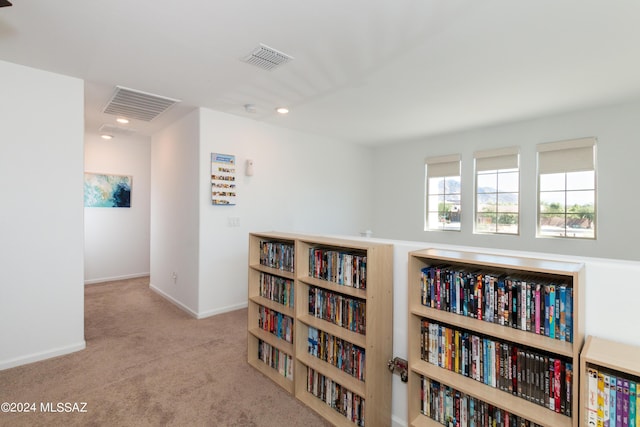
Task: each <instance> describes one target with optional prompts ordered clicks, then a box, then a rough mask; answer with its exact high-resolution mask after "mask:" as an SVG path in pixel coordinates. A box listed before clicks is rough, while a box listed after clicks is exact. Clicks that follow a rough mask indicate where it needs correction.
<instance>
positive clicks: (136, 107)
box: [102, 86, 180, 122]
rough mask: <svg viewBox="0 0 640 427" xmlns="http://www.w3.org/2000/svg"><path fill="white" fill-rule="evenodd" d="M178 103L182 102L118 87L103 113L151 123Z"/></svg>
mask: <svg viewBox="0 0 640 427" xmlns="http://www.w3.org/2000/svg"><path fill="white" fill-rule="evenodd" d="M178 102H180V101H179V100H177V99H171V98H166V97H163V96H158V95H153V94H150V93H145V92H141V91H138V90H133V89H128V88H126V87H122V86H116V90H115V92H114V93H113V96H112V97H111V99H110V100H109V102H108V103H107V105H106V106H105V107H104V109H103V110H102V112H104V113H107V114H113V115H116V116H123V117H126V118H128V119H136V120H142V121H145V122H150V121H151V120H153V119H155V118H156V117H158V116H159V115H160V114H162V113H164V112H165V111H167V109H169V107H171V106H172V105H174V104H176V103H178Z"/></svg>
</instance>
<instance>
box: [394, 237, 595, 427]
mask: <svg viewBox="0 0 640 427" xmlns="http://www.w3.org/2000/svg"><path fill="white" fill-rule="evenodd" d="M440 265H446V266H448V267H450V268H451V269H453V270H455V269H459V270H460V271H472V272H487V273H490V274H495V275H500V276H503V275H504V276H507V277H525V278H526V280H528V281H529V282H536V281H539V282H545V283H549V282H554V283H563V284H566V286H567V287H569V286H570V287H572V288H573V316H572V317H573V326H572V328H571V334H572V341H571V342H567V341H561V340H559V339H554V338H550V337H547V336H544V335H540V334H537V333H535V332H532V331H527V330H521V329H516V328H514V327H512V326H509V325H507V324H505V325H502V324H499V323H498V322H496V323H493V322H489V321H486V320H480V319H478V318H474V317H467V316H464V315H463V314H458V313H456V312H449V311H445V310H441V309H438V308H432V307H430V306H427V305H423V304H422V286H421V271H422V269H423V268H426V267H429V266H440ZM408 281H409V283H408V315H409V319H408V347H409V348H408V353H407V355H408V364H409V376H408V417H409V423H410V424H409V425H410V426H414V427H421V426H437V425H440V424H439V423H438V422H436V421H434V420H432V419H431V418H429V417H428V416H426V415H424V414H423V413H422V412H421V409H422V407H421V405H422V403H421V393H422V391H421V387H422V378H423V377H425V378H428V379H429V380H431V381H436V382H439V383H440V384H442V385H445V386H449V387H452V388H454V389H456V390H458V391H459V392H460V393H463V394H465V395H467V396H469V397H472V398H475V399H479V400H481V401H483V402H486V403H488V404H489V405H492V406H495V407H497V408H501V409H502V410H503V411H506V412H508V413H510V414H513V415H515V416H518V417H522V418H524V419H526V420H528V421H530V422H532V423H536V424H539V425H543V426H557V427H577V426H578V420H579V416H578V413H579V409H580V408H579V407H580V404H579V402H580V399H579V396H580V395H579V392H580V387H579V381H578V378H579V375H578V369H579V366H580V350H581V348H582V343H583V341H584V319H583V315H582V313H583V312H584V296H583V290H584V283H583V282H584V266H583V264H581V263H565V262H556V261H547V260H541V259H532V258H522V257H509V256H497V255H496V256H494V255H489V254H482V253H470V252H459V251H447V250H437V249H424V250H419V251H414V252H411V253H410V254H409V262H408ZM423 320H425V321H428V322H430V323H436V324H439V325H442V326H444V327H447V328H451V329H453V330H458V331H460V332H465V333H468V334H470V335H476V336H480V337H484V338H488V339H490V340H495V341H496V342H500V343H506V344H507V345H510V346H515V347H517V348H524V349H527V350H529V351H532V352H536V353H540V354H542V355H545V356H548V357H549V358H558V359H562V360H563V361H565V362H566V363H571V364H572V369H573V381H572V383H571V384H572V385H571V393H572V401H571V405H570V416H569V415H565V414H561V413H557V412H554V411H552V410H550V409H548V408H547V407H545V406H542V405H540V404H539V403H535V402H533V401H531V400H529V399H526V398H524V397H520V396H518V395H517V394H512V393H511V392H508V391H507V390H501V389H500V388H497V387H492V386H490V385H487V384H485V383H483V382H481V381H477V380H475V379H472V378H471V376H469V377H467V376H465V375H462V374H461V373H457V372H455V370H448V369H445V368H443V367H440V366H438V365H437V364H432V363H429V362H428V361H425V360H423V359H422V349H421V346H422V322H423ZM540 378H541V377H540ZM541 400H542V399H541Z"/></svg>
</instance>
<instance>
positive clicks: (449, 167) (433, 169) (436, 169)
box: [424, 154, 460, 178]
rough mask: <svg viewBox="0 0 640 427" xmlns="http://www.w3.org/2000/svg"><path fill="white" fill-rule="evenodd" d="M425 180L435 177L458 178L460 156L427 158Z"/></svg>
mask: <svg viewBox="0 0 640 427" xmlns="http://www.w3.org/2000/svg"><path fill="white" fill-rule="evenodd" d="M424 162H425V164H426V165H427V178H432V177H437V176H460V154H451V155H448V156H438V157H427V158H426V159H425V161H424Z"/></svg>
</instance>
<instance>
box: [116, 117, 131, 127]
mask: <svg viewBox="0 0 640 427" xmlns="http://www.w3.org/2000/svg"><path fill="white" fill-rule="evenodd" d="M116 122H118V123H122V124H123V125H126V124H127V123H129V119H125V118H124V117H118V118H117V119H116Z"/></svg>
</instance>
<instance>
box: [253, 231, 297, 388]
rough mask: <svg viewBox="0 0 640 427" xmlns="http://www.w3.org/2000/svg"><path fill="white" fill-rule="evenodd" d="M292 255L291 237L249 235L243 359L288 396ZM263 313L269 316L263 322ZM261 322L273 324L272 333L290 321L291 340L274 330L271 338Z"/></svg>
mask: <svg viewBox="0 0 640 427" xmlns="http://www.w3.org/2000/svg"><path fill="white" fill-rule="evenodd" d="M287 248H289V249H288V250H287ZM269 250H271V251H272V253H271V261H272V262H269V256H268V255H269V254H268V253H267V252H268V251H269ZM295 252H296V240H295V238H294V236H293V235H289V234H284V233H251V234H249V277H248V282H249V283H248V299H249V300H248V322H247V325H248V333H247V359H248V362H249V364H250V365H251V366H253V367H254V368H256V369H257V370H258V371H260V372H262V373H263V374H264V375H266V376H267V377H269V378H270V379H271V380H273V381H274V382H275V383H277V384H278V385H280V386H281V387H282V388H284V389H285V390H287V391H288V392H289V393H291V394H293V393H294V386H295V383H294V375H295V363H294V361H295V356H294V353H295V348H294V343H295V310H294V306H295ZM280 255H281V257H280ZM289 255H291V257H290V259H288V258H289ZM278 258H279V259H278ZM269 264H270V265H269ZM269 285H270V286H269ZM289 289H290V291H289V292H287V291H288V290H289ZM283 294H284V295H283ZM291 296H293V298H291ZM267 313H268V314H269V315H270V316H269V319H267V320H265V317H266V314H267ZM261 319H262V321H263V322H265V321H268V322H276V329H277V326H278V322H280V325H279V326H282V324H283V323H284V324H285V325H284V326H287V323H288V319H292V322H291V323H292V324H291V325H290V328H291V331H290V333H291V340H290V341H287V339H286V338H287V334H286V333H282V332H280V333H278V330H276V331H275V332H276V333H275V334H274V333H272V332H270V331H269V330H267V329H271V328H270V327H267V326H265V327H261V326H260V322H261ZM263 324H264V323H263ZM281 330H282V329H280V331H281ZM279 335H280V336H279ZM261 356H262V357H261Z"/></svg>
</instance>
